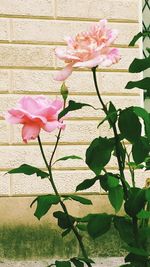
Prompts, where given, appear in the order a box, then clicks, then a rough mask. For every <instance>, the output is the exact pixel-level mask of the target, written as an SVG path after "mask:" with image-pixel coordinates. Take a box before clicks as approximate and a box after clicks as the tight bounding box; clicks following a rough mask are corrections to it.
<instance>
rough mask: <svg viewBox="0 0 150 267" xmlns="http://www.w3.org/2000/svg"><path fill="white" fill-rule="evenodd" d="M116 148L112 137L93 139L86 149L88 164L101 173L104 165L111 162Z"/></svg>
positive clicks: (97, 173)
mask: <svg viewBox="0 0 150 267" xmlns="http://www.w3.org/2000/svg"><path fill="white" fill-rule="evenodd" d="M113 148H114V143H113V142H112V139H108V138H106V137H105V138H102V137H99V138H96V139H94V140H93V141H92V143H91V144H90V146H89V148H88V149H87V151H86V164H87V165H88V166H89V168H90V169H91V170H92V171H93V172H94V173H95V174H96V175H99V174H100V172H101V170H102V169H103V168H104V166H105V165H106V164H107V163H108V162H109V160H110V157H111V153H112V151H113Z"/></svg>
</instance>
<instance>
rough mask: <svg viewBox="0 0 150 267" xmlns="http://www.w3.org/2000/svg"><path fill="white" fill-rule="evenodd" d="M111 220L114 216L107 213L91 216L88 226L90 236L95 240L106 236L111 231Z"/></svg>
mask: <svg viewBox="0 0 150 267" xmlns="http://www.w3.org/2000/svg"><path fill="white" fill-rule="evenodd" d="M111 220H112V216H111V215H108V214H106V213H102V214H95V215H93V216H91V218H90V220H89V222H88V225H87V230H88V233H89V235H90V236H91V237H93V238H97V237H99V236H101V235H103V234H105V233H106V232H107V231H108V230H109V229H110V226H111Z"/></svg>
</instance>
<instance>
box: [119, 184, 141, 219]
mask: <svg viewBox="0 0 150 267" xmlns="http://www.w3.org/2000/svg"><path fill="white" fill-rule="evenodd" d="M145 203H146V200H145V190H144V189H140V188H131V190H130V196H129V198H128V200H127V201H126V202H125V204H124V207H125V211H126V213H127V214H128V215H129V216H131V217H135V216H136V215H137V213H139V212H140V211H141V210H142V209H143V208H144V206H145Z"/></svg>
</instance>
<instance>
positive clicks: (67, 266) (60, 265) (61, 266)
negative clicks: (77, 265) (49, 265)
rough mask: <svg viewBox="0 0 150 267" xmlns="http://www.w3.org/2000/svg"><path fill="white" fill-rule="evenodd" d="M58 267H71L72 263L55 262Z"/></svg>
mask: <svg viewBox="0 0 150 267" xmlns="http://www.w3.org/2000/svg"><path fill="white" fill-rule="evenodd" d="M55 264H56V267H71V263H70V261H55Z"/></svg>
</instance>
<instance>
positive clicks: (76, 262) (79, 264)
mask: <svg viewBox="0 0 150 267" xmlns="http://www.w3.org/2000/svg"><path fill="white" fill-rule="evenodd" d="M71 262H72V263H73V264H74V266H76V267H84V263H83V262H81V261H79V260H78V259H77V258H72V259H71Z"/></svg>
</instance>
